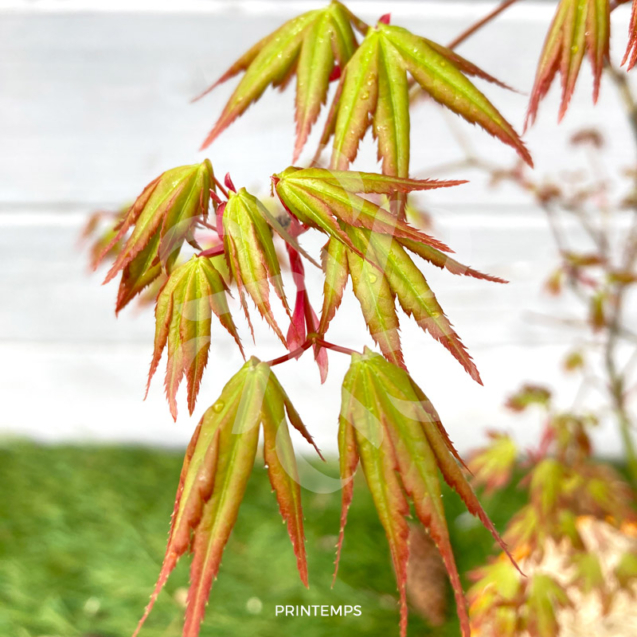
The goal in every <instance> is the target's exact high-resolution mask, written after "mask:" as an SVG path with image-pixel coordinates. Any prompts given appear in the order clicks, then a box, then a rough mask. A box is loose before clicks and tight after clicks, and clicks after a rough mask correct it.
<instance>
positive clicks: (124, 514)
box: [0, 443, 524, 637]
mask: <svg viewBox="0 0 637 637" xmlns="http://www.w3.org/2000/svg"><path fill="white" fill-rule="evenodd" d="M181 457H182V454H181V453H179V452H169V451H158V450H149V449H139V448H119V447H70V446H69V447H41V446H36V445H32V444H27V443H11V444H8V445H5V446H3V447H0V635H2V637H38V636H44V635H46V636H47V637H49V636H50V637H74V636H86V637H88V636H90V637H128V636H129V635H131V633H132V631H133V629H134V627H135V625H136V623H137V621H138V619H139V616H140V613H141V612H142V610H143V608H144V606H145V605H146V603H147V602H148V597H149V595H150V592H151V589H152V587H153V585H154V583H155V579H156V577H157V574H158V570H159V566H160V563H161V560H162V558H163V551H164V548H165V542H166V538H167V531H168V522H169V516H170V513H171V511H172V503H173V498H174V493H175V488H176V484H177V480H178V476H179V470H180V467H181ZM329 470H330V471H332V475H334V466H333V465H332V466H331V467H329ZM303 497H304V502H303V503H304V511H305V518H306V532H307V548H308V553H309V567H310V589H309V590H306V589H304V587H303V586H302V585H301V583H300V581H299V579H298V575H297V573H296V570H295V561H294V557H293V554H292V550H291V547H290V542H289V539H288V537H287V533H286V532H285V528H284V526H283V524H282V522H281V520H280V517H279V515H278V510H277V505H276V501H275V498H274V495H273V494H272V493H270V486H269V482H268V480H267V476H266V474H265V472H264V470H263V469H262V468H261V469H256V470H255V471H254V473H253V476H252V478H251V481H250V484H249V487H248V492H247V495H246V498H245V500H244V502H243V504H242V506H241V511H240V514H239V521H238V523H237V526H236V528H235V531H234V533H233V535H232V537H231V539H230V542H229V545H228V548H227V551H226V554H225V556H224V560H223V564H222V567H221V573H220V576H219V579H218V581H217V582H216V584H215V586H214V588H213V592H212V596H211V602H210V606H209V608H208V614H207V617H206V620H205V621H204V624H203V627H202V631H201V635H202V637H207V636H212V635H215V636H218V637H231V636H232V637H236V636H239V637H243V636H246V637H248V636H250V637H251V636H253V635H254V636H258V637H270V636H271V637H274V636H275V635H276V636H282V637H286V636H288V635H290V636H291V635H298V634H302V635H303V637H319V636H321V637H322V636H324V635H326V634H329V635H333V636H336V637H340V636H343V637H344V636H346V635H347V636H348V637H349V636H351V635H362V636H366V635H369V636H372V635H373V636H378V635H388V636H390V635H397V634H398V626H397V624H398V611H397V603H396V598H397V595H396V586H395V581H394V577H393V572H392V568H391V565H390V561H389V553H388V550H387V546H386V542H385V538H384V534H383V531H382V528H381V527H380V525H379V523H378V521H377V519H376V515H375V512H374V509H373V505H372V502H371V499H370V497H369V494H368V493H367V489H366V487H365V485H364V481H363V482H358V483H357V490H356V494H355V497H354V504H353V505H352V508H351V509H350V517H349V523H348V527H347V533H346V539H345V548H344V554H343V560H342V564H341V570H340V575H339V579H338V581H337V583H336V586H335V587H334V589H332V588H331V587H330V584H331V573H332V569H333V561H334V544H335V541H336V533H337V532H338V524H339V505H340V494H339V493H338V492H337V493H333V494H329V495H322V494H316V493H313V492H311V491H304V494H303ZM444 498H445V506H446V510H447V514H448V519H449V526H450V531H451V534H452V541H453V543H454V546H455V553H456V558H457V561H458V566H459V568H460V570H461V572H463V573H466V572H467V571H468V570H470V569H471V568H473V567H475V566H477V565H479V564H480V563H482V562H483V561H484V559H485V557H486V556H487V555H488V554H489V553H490V552H491V551H492V546H493V544H492V540H491V538H490V536H489V534H488V533H487V532H486V531H484V529H482V527H480V526H479V524H477V523H475V521H474V520H473V518H471V517H470V516H467V514H465V513H463V511H464V508H463V506H462V503H461V502H460V501H459V499H458V498H457V497H456V496H455V494H453V493H451V492H450V490H449V489H445V491H444ZM523 499H524V496H523V494H522V493H521V492H519V491H517V490H516V489H514V488H510V489H508V490H506V491H504V492H503V493H501V494H498V495H497V496H496V497H494V498H491V499H489V500H485V506H486V508H487V510H488V512H489V513H490V514H491V516H492V518H493V520H494V522H495V523H496V526H498V528H500V529H502V528H503V526H504V524H505V523H506V521H507V520H508V519H509V517H510V516H511V515H512V513H513V512H515V510H517V508H518V507H519V506H521V504H522V502H523ZM187 561H188V560H183V561H182V563H181V564H180V565H179V566H178V568H177V569H176V571H175V573H174V574H173V576H172V578H171V580H170V581H169V583H168V585H167V587H166V592H164V593H162V595H161V597H160V599H159V601H158V603H157V605H156V607H155V610H154V612H153V614H152V615H151V617H150V619H149V620H148V622H147V624H146V628H145V629H144V631H143V632H142V637H178V636H179V635H180V634H181V632H180V629H181V621H182V616H183V607H182V606H181V605H180V603H179V601H180V599H181V598H182V596H183V592H184V591H183V588H184V587H186V586H187V577H188V565H187ZM465 584H466V580H465ZM180 589H181V590H180ZM252 598H258V600H260V602H261V604H262V609H261V611H260V612H257V613H254V611H255V610H257V609H256V608H255V607H258V606H259V603H258V602H255V601H252V603H251V604H248V600H251V599H252ZM277 604H293V605H298V604H328V605H345V604H349V605H356V604H360V605H361V606H362V616H361V617H352V616H349V617H348V618H346V619H345V618H320V617H317V618H314V617H312V618H308V617H287V618H285V617H281V616H279V617H278V618H276V617H275V606H276V605H277ZM249 607H250V608H251V609H252V610H253V613H250V612H249V610H248V608H249ZM449 613H450V616H449V620H448V622H447V624H445V625H444V626H443V627H442V628H438V629H436V630H435V631H434V630H431V629H429V628H428V627H427V625H426V623H425V621H424V620H422V619H420V618H419V617H418V616H416V615H415V614H414V613H412V614H411V617H410V635H419V636H420V635H429V634H431V635H433V634H435V635H436V636H437V637H447V636H449V637H451V636H453V637H457V635H458V634H459V630H458V624H457V621H456V619H455V617H454V611H453V604H452V602H451V596H450V611H449Z"/></svg>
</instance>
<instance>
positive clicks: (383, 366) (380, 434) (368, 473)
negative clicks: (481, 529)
mask: <svg viewBox="0 0 637 637" xmlns="http://www.w3.org/2000/svg"><path fill="white" fill-rule="evenodd" d="M338 440H339V453H340V471H341V480H342V483H343V485H344V486H343V495H342V513H341V530H340V534H339V541H338V549H337V561H336V564H337V568H338V561H339V558H340V552H341V548H342V545H343V538H344V528H345V523H346V518H347V510H348V508H349V505H350V503H351V500H352V495H353V482H352V478H353V475H354V473H355V471H356V467H357V465H358V463H359V460H360V463H361V465H362V468H363V472H364V473H365V477H366V479H367V484H368V486H369V489H370V491H371V494H372V498H373V500H374V504H375V506H376V510H377V512H378V516H379V518H380V521H381V524H382V525H383V527H384V529H385V533H386V535H387V539H388V541H389V546H390V552H391V557H392V562H393V565H394V570H395V572H396V578H397V582H398V590H399V593H400V605H401V622H400V623H401V635H403V636H404V635H405V634H406V629H407V603H406V594H405V583H406V578H407V561H408V557H409V547H408V541H407V539H408V536H409V527H408V525H407V521H406V519H405V516H406V515H408V514H409V503H408V500H407V498H410V499H411V500H413V503H414V507H415V511H416V514H417V516H418V518H419V519H420V521H421V522H422V524H423V525H424V526H425V527H426V528H427V529H428V530H429V534H430V536H431V537H432V539H433V540H434V542H435V543H436V546H437V547H438V550H439V551H440V553H441V556H442V558H443V561H444V563H445V567H446V569H447V572H448V573H449V578H450V580H451V583H452V586H453V589H454V593H455V597H456V602H457V607H458V615H459V618H460V624H461V628H462V634H463V636H464V637H469V634H470V633H469V619H468V616H467V610H466V602H465V599H464V595H463V592H462V585H461V583H460V577H459V575H458V570H457V568H456V564H455V559H454V556H453V550H452V547H451V542H450V539H449V532H448V528H447V522H446V519H445V513H444V508H443V506H442V495H441V491H440V479H439V474H442V476H443V477H444V479H445V480H446V481H447V483H448V484H449V485H450V486H451V487H452V488H453V489H455V490H456V491H457V493H458V494H459V495H460V497H461V498H462V500H463V501H464V503H465V505H466V506H467V508H468V510H469V511H470V512H471V513H472V514H473V515H476V516H477V517H479V518H480V520H481V521H482V523H483V524H484V525H485V526H486V527H487V528H488V529H489V530H490V531H491V533H492V534H493V536H494V538H495V539H496V540H497V541H498V542H499V543H500V544H501V545H502V546H503V548H505V547H504V544H503V543H502V540H501V539H500V537H499V535H498V533H497V531H496V530H495V527H494V526H493V524H492V523H491V521H490V520H489V518H488V517H487V515H486V513H485V512H484V510H483V509H482V507H481V505H480V503H479V501H478V499H477V497H476V495H475V493H474V492H473V490H472V489H471V487H470V485H469V483H468V482H467V480H466V479H465V477H464V475H463V472H462V468H461V466H460V464H459V463H461V462H462V461H461V460H460V457H459V456H458V454H457V452H456V450H455V449H454V447H453V445H452V444H451V441H450V440H449V437H448V436H447V433H446V431H445V430H444V428H443V426H442V423H441V422H440V418H439V416H438V414H437V413H436V411H435V410H434V408H433V406H432V405H431V403H430V402H429V400H428V399H427V397H426V396H425V394H424V393H423V392H422V390H421V389H420V388H419V387H418V386H417V385H416V384H415V383H414V381H413V380H412V379H411V378H410V376H409V375H408V374H407V373H406V372H405V371H404V370H403V369H401V368H400V367H398V366H396V365H394V364H392V363H390V362H389V361H387V360H386V359H385V358H384V357H382V356H381V355H380V354H376V353H374V352H372V351H370V350H369V349H365V352H364V353H363V354H362V355H361V354H356V353H355V354H353V355H352V359H351V365H350V368H349V370H348V372H347V374H346V376H345V380H344V381H343V390H342V405H341V413H340V417H339V434H338ZM505 550H506V548H505Z"/></svg>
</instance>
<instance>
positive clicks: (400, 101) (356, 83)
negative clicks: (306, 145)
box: [317, 22, 532, 207]
mask: <svg viewBox="0 0 637 637" xmlns="http://www.w3.org/2000/svg"><path fill="white" fill-rule="evenodd" d="M408 73H409V74H410V75H411V76H412V77H413V79H414V80H415V81H416V82H417V83H418V84H419V85H420V86H421V88H422V89H423V90H424V91H425V92H426V93H427V94H428V95H430V96H431V97H433V98H434V99H435V100H436V101H437V102H439V103H441V104H442V105H444V106H446V107H447V108H449V109H451V110H452V111H454V112H455V113H457V114H459V115H460V116H462V117H463V118H464V119H466V120H467V121H469V122H471V123H472V124H478V125H479V126H481V127H482V128H483V129H485V130H486V131H487V132H489V133H491V134H492V135H494V136H495V137H497V138H498V139H500V140H501V141H503V142H504V143H505V144H508V145H510V146H512V147H513V148H515V149H516V150H517V152H518V153H519V154H520V156H521V157H522V158H523V159H524V160H525V161H526V162H527V163H529V164H532V161H531V157H530V155H529V153H528V151H527V150H526V148H525V146H524V144H523V143H522V140H521V139H520V138H519V136H518V135H517V133H516V132H515V131H514V130H513V128H512V127H511V125H510V124H509V123H508V122H507V121H506V120H505V119H504V118H503V117H502V115H501V114H500V113H499V112H498V110H497V109H496V108H495V107H494V106H493V105H492V104H491V102H490V101H489V100H488V99H487V98H486V97H485V96H484V95H483V94H482V93H481V92H480V91H479V90H478V89H477V88H476V87H475V86H474V84H473V83H472V82H471V81H470V80H469V79H468V77H467V76H472V75H474V76H478V77H481V78H483V79H486V80H488V81H492V82H496V83H499V82H497V80H495V79H494V78H492V77H491V76H490V75H488V74H487V73H485V72H484V71H482V70H480V69H479V68H478V67H476V66H475V65H473V64H471V62H469V61H468V60H465V59H464V58H462V57H461V56H459V55H457V54H456V53H454V52H453V51H451V50H450V49H447V48H445V47H443V46H440V45H439V44H436V43H435V42H432V41H431V40H427V39H426V38H422V37H419V36H417V35H414V34H413V33H410V32H409V31H407V30H406V29H403V28H401V27H396V26H390V25H387V24H383V23H382V22H379V23H378V24H377V25H376V27H375V28H370V29H369V30H368V32H367V35H366V36H365V39H364V40H363V42H362V43H361V45H360V46H359V48H358V49H357V51H356V52H355V53H354V55H353V56H352V59H351V60H350V61H349V63H348V65H347V66H346V67H345V70H344V72H343V75H342V76H341V81H340V84H339V87H338V89H337V94H336V96H335V98H334V102H333V104H332V107H331V109H330V114H329V116H328V120H327V122H326V125H325V129H324V132H323V136H322V139H321V148H320V149H319V153H320V152H321V150H322V148H323V147H325V146H326V145H327V143H328V142H329V140H330V138H331V137H332V136H333V137H334V141H333V145H332V158H331V162H330V166H331V167H332V168H335V169H346V168H347V167H348V166H349V164H350V163H351V162H353V161H354V159H355V158H356V154H357V152H358V146H359V143H360V141H361V140H362V139H363V137H364V136H365V133H366V131H367V129H368V128H369V127H370V126H373V133H374V136H375V137H376V138H377V139H378V155H379V159H381V160H382V167H383V172H384V173H385V174H388V175H392V176H397V177H408V176H409V154H410V115H409V84H408V81H407V74H408ZM317 157H318V154H317ZM397 199H398V200H399V201H400V202H401V207H402V206H404V201H405V197H404V194H402V193H397Z"/></svg>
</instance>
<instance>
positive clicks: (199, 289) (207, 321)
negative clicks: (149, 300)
mask: <svg viewBox="0 0 637 637" xmlns="http://www.w3.org/2000/svg"><path fill="white" fill-rule="evenodd" d="M227 294H228V289H227V287H226V284H225V282H224V280H223V277H222V276H221V274H219V272H218V271H217V269H216V268H215V267H214V266H213V265H212V261H211V260H210V259H209V258H207V257H201V256H199V257H198V256H193V257H192V258H191V259H190V260H189V261H187V262H186V263H184V264H183V265H181V266H179V267H178V268H177V269H176V270H175V271H174V272H173V273H172V274H171V275H170V277H169V279H168V280H167V281H166V283H165V284H164V286H163V288H162V289H161V291H160V292H159V296H158V297H157V305H156V306H155V348H154V351H153V358H152V361H151V364H150V372H149V374H148V386H147V389H146V393H148V388H150V382H151V380H152V378H153V376H154V374H155V372H156V371H157V366H158V365H159V361H160V359H161V356H162V352H163V351H164V349H165V348H166V347H167V348H168V361H167V364H166V380H165V387H166V396H167V397H168V404H169V405H170V413H171V414H172V416H173V418H174V419H175V420H176V419H177V402H176V396H177V390H178V389H179V385H180V383H181V381H182V379H183V377H184V375H185V376H186V379H187V381H188V409H189V411H190V413H191V414H192V412H193V411H194V408H195V402H196V399H197V393H198V392H199V386H200V384H201V378H202V376H203V372H204V369H205V367H206V363H207V362H208V353H209V350H210V333H211V323H212V314H213V313H214V314H215V315H216V317H217V318H218V319H219V322H220V323H221V324H222V325H223V326H224V327H225V328H226V330H228V332H229V333H230V334H231V335H232V337H233V338H234V339H235V341H236V343H237V345H238V346H239V349H240V350H241V353H242V354H243V348H242V346H241V341H240V340H239V335H238V334H237V328H236V327H235V324H234V321H233V320H232V315H231V314H230V309H229V308H228V301H227V296H226V295H227Z"/></svg>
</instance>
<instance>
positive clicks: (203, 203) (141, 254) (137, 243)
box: [95, 159, 215, 312]
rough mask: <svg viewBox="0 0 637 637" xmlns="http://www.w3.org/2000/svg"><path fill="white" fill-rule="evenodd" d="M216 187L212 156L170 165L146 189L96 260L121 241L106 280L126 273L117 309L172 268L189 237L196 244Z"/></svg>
mask: <svg viewBox="0 0 637 637" xmlns="http://www.w3.org/2000/svg"><path fill="white" fill-rule="evenodd" d="M211 189H212V190H214V189H215V183H214V175H213V170H212V165H211V163H210V161H209V160H208V159H206V160H204V161H203V162H202V163H201V164H194V165H191V166H180V167H178V168H172V169H171V170H167V171H166V172H164V173H162V174H161V175H160V176H159V177H157V178H156V179H154V180H153V181H151V182H150V183H149V184H148V185H147V186H146V188H144V190H143V191H142V193H141V194H140V195H139V197H138V198H137V200H136V201H135V203H134V204H133V205H132V206H131V207H130V208H129V210H128V212H127V213H126V214H125V215H124V216H123V218H122V220H121V221H120V222H119V224H118V225H117V226H116V233H115V234H114V236H113V237H112V239H111V240H110V242H109V243H108V244H107V245H106V246H105V247H104V249H103V251H102V254H101V255H100V256H99V258H98V259H97V260H96V262H95V267H97V265H99V263H100V262H101V260H102V259H103V258H104V257H105V256H106V255H107V254H109V253H110V252H111V250H112V249H113V247H114V246H116V245H118V244H120V243H121V244H122V246H121V248H120V249H119V252H118V253H117V256H116V258H115V261H114V263H113V265H112V266H111V268H110V270H109V271H108V273H107V275H106V279H105V280H104V283H108V281H110V280H111V279H113V278H114V277H115V276H116V275H117V274H118V273H119V272H122V279H121V283H120V289H119V293H118V298H117V306H116V311H117V312H119V311H120V310H121V309H122V308H123V307H124V306H125V305H126V304H127V303H129V302H130V301H131V299H133V298H134V297H135V296H136V295H137V294H139V293H140V292H141V291H142V290H143V289H144V288H145V287H146V286H147V285H149V284H150V283H152V281H154V280H156V279H157V277H159V275H160V274H161V273H162V272H164V273H165V274H169V273H170V271H171V270H172V268H173V266H174V265H175V262H176V260H177V257H178V256H179V252H180V250H181V247H182V245H183V243H184V241H189V242H191V243H193V244H194V243H195V242H194V239H193V231H194V229H195V227H196V225H197V223H199V222H200V221H201V220H204V219H205V218H206V217H207V215H208V208H209V202H210V194H209V193H210V190H211ZM129 231H130V236H128V238H125V237H126V235H127V233H128V232H129Z"/></svg>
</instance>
